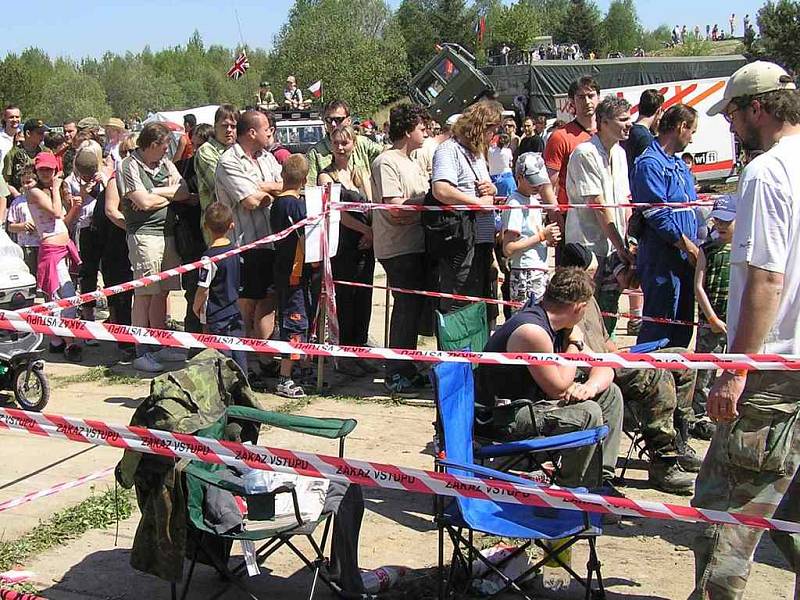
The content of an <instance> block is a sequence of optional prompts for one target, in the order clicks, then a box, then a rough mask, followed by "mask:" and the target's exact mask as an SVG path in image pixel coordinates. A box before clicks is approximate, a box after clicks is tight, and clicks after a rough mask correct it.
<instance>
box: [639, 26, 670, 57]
mask: <svg viewBox="0 0 800 600" xmlns="http://www.w3.org/2000/svg"><path fill="white" fill-rule="evenodd" d="M671 39H672V29H671V28H670V26H669V25H659V26H658V27H656V28H655V29H652V30H650V31H645V32H643V33H642V48H643V49H644V51H645V52H648V53H649V52H654V51H656V50H661V49H662V48H663V47H664V46H665V45H666V44H667V43H668V42H669V41H670V40H671Z"/></svg>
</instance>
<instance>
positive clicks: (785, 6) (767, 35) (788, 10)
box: [751, 0, 800, 72]
mask: <svg viewBox="0 0 800 600" xmlns="http://www.w3.org/2000/svg"><path fill="white" fill-rule="evenodd" d="M756 22H757V23H758V30H759V33H760V37H759V39H757V40H756V41H755V43H754V44H751V52H753V54H755V55H756V56H759V57H762V58H768V59H771V60H774V61H775V62H777V63H779V64H781V65H782V66H784V67H786V68H787V69H790V70H792V71H794V72H798V70H800V44H798V43H797V40H798V38H800V2H792V1H791V0H777V1H772V0H770V1H769V2H767V3H766V4H765V5H764V6H762V7H761V9H760V10H759V11H758V16H757V17H756Z"/></svg>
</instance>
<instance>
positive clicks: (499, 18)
mask: <svg viewBox="0 0 800 600" xmlns="http://www.w3.org/2000/svg"><path fill="white" fill-rule="evenodd" d="M542 27H543V23H542V21H541V17H540V13H539V11H538V10H537V8H536V5H535V2H533V1H532V0H517V1H516V2H514V3H512V4H511V5H509V6H505V5H503V4H502V3H500V2H497V3H496V5H495V6H493V7H492V8H491V10H490V11H489V13H488V15H487V30H488V31H487V34H488V35H487V37H488V41H489V44H488V45H489V46H496V45H498V44H502V43H506V44H508V45H509V46H510V47H511V48H514V49H519V50H524V49H527V48H529V47H530V46H531V44H532V43H533V39H534V38H535V37H537V36H539V35H542Z"/></svg>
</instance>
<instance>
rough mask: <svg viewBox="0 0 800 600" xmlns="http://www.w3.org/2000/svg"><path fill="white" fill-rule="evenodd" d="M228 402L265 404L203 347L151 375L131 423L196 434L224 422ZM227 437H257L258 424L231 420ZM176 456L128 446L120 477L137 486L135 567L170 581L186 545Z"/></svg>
mask: <svg viewBox="0 0 800 600" xmlns="http://www.w3.org/2000/svg"><path fill="white" fill-rule="evenodd" d="M229 405H239V406H249V407H253V408H259V409H260V408H261V406H260V405H259V402H258V400H257V399H256V397H255V395H254V394H253V391H252V390H251V389H250V387H249V385H248V384H247V381H246V379H245V378H244V375H242V373H241V371H240V370H239V369H238V367H237V366H236V364H235V363H234V362H233V360H231V359H229V358H226V357H225V356H223V355H222V354H220V353H219V352H217V351H216V350H205V351H204V352H202V353H200V354H198V355H197V356H196V357H195V358H193V359H192V360H191V361H189V362H188V363H187V366H186V368H184V369H181V370H180V371H174V372H171V373H164V374H163V375H159V376H158V377H156V378H155V379H153V381H152V383H151V384H150V394H149V396H148V397H147V398H146V399H145V400H144V402H142V404H141V405H139V407H138V408H137V409H136V412H134V414H133V418H132V419H131V423H130V424H131V425H136V426H140V427H148V428H150V429H159V430H163V431H173V432H176V433H189V434H191V433H195V432H198V431H200V430H203V429H206V428H208V427H210V426H212V425H214V424H216V423H221V422H224V416H225V411H226V408H227V407H228V406H229ZM223 437H224V438H225V439H232V440H236V441H251V442H253V443H255V442H257V441H258V427H257V425H255V424H248V425H240V424H237V423H227V424H226V427H225V431H224V434H223ZM176 464H177V462H176V461H175V460H174V459H169V458H166V457H161V456H155V455H151V454H140V453H138V452H133V451H131V450H126V451H125V454H124V456H123V457H122V460H121V461H120V462H119V464H118V465H117V469H116V478H117V481H118V482H119V484H120V485H122V486H123V487H125V488H130V487H133V486H135V487H136V499H137V501H138V504H139V509H140V511H141V513H142V518H141V520H140V521H139V526H138V527H137V529H136V535H135V536H134V540H133V549H132V552H131V566H132V567H133V568H134V569H137V570H139V571H143V572H145V573H150V574H151V575H156V576H158V577H161V578H163V579H166V580H168V581H180V580H181V577H182V574H183V560H184V555H185V553H186V544H187V535H186V534H187V520H186V495H185V491H184V486H183V482H182V479H181V477H180V473H179V471H178V469H177V468H176Z"/></svg>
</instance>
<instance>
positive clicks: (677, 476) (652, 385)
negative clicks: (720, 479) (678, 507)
mask: <svg viewBox="0 0 800 600" xmlns="http://www.w3.org/2000/svg"><path fill="white" fill-rule="evenodd" d="M562 262H563V264H564V266H575V267H580V268H582V269H585V270H586V271H587V272H588V273H589V274H590V276H591V277H592V278H593V279H594V276H595V274H596V269H597V258H596V257H595V256H594V254H593V253H592V252H590V251H589V250H588V249H587V248H586V247H585V246H583V245H581V244H576V243H574V242H570V243H569V244H566V245H565V246H564V251H563V253H562ZM578 327H579V328H580V329H581V331H582V332H583V334H584V338H585V340H586V346H587V347H588V348H589V350H591V351H592V352H616V351H617V347H616V345H615V344H614V342H613V341H612V340H611V339H610V337H609V335H608V330H607V329H606V327H605V324H604V323H603V318H602V316H601V312H600V306H599V305H598V304H597V301H596V300H595V299H594V298H593V299H592V300H591V301H589V302H588V303H587V305H586V310H585V312H584V314H583V318H582V319H581V322H580V323H579V325H578ZM663 351H664V352H685V351H686V349H685V348H667V349H665V350H663ZM695 375H696V371H690V370H685V371H672V372H670V371H666V370H664V369H614V383H615V384H616V386H617V387H618V388H619V389H620V391H621V392H622V397H623V402H624V404H625V412H626V413H627V414H630V415H635V416H636V417H637V418H638V421H639V423H640V424H641V428H642V436H643V437H644V443H645V445H646V447H647V449H648V451H649V453H650V465H649V468H648V472H649V481H650V483H651V484H652V485H654V486H655V487H657V488H659V489H660V490H663V491H665V492H669V493H677V494H688V493H691V491H692V487H693V486H694V477H693V476H692V475H691V474H690V473H689V472H688V471H691V472H696V471H699V470H700V459H699V457H698V456H697V454H695V452H694V450H693V449H692V447H691V446H689V444H688V443H687V442H688V439H689V433H688V430H689V425H690V423H691V419H693V418H694V411H693V410H692V389H693V388H694V382H695ZM626 417H627V415H626ZM623 427H624V426H623ZM614 462H615V463H616V460H615V461H614Z"/></svg>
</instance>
